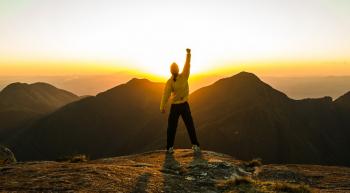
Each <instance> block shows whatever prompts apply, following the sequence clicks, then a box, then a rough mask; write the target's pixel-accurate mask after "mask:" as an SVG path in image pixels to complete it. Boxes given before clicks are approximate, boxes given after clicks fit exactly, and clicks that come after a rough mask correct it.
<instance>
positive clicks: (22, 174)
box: [0, 149, 350, 193]
mask: <svg viewBox="0 0 350 193" xmlns="http://www.w3.org/2000/svg"><path fill="white" fill-rule="evenodd" d="M80 158H83V159H76V158H72V159H70V160H65V161H60V162H59V161H57V162H56V161H35V162H18V163H15V164H8V165H3V166H0V174H1V175H0V192H123V193H124V192H201V193H205V192H206V193H214V192H350V168H346V167H328V166H315V165H262V164H261V162H260V161H259V160H252V161H240V160H236V159H234V158H233V157H231V156H229V155H225V154H220V153H215V152H211V151H202V152H201V153H193V151H192V150H188V149H177V150H175V153H174V154H167V153H166V152H165V151H152V152H146V153H142V154H135V155H129V156H122V157H114V158H104V159H98V160H92V161H86V159H85V157H84V156H80Z"/></svg>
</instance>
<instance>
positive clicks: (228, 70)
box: [0, 0, 350, 80]
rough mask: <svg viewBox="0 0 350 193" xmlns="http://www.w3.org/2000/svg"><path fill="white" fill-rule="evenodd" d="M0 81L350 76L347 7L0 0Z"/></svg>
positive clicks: (298, 2) (272, 1) (247, 0)
mask: <svg viewBox="0 0 350 193" xmlns="http://www.w3.org/2000/svg"><path fill="white" fill-rule="evenodd" d="M0 29H1V31H0V42H1V44H0V69H1V70H0V76H5V75H69V74H111V73H115V72H120V71H122V72H127V73H130V74H131V75H138V76H144V77H148V78H151V79H155V80H164V79H165V78H166V77H167V76H168V75H169V64H171V63H172V62H174V61H175V62H177V63H179V64H180V66H181V65H182V64H183V63H184V60H185V48H187V47H190V48H192V50H193V51H192V52H193V57H192V74H193V76H194V77H193V78H196V77H203V76H209V75H213V74H214V75H220V76H225V75H229V74H233V73H236V72H239V71H243V70H245V71H251V72H254V73H257V74H258V75H273V76H322V75H350V65H349V62H350V60H349V59H350V35H349V34H350V1H346V0H332V1H329V0H293V1H292V0H290V1H288V0H285V1H281V0H267V1H263V2H262V1H259V0H244V1H243V0H241V1H239V0H217V1H214V0H207V1H198V0H187V1H185V0H178V1H168V0H150V1H147V3H146V1H136V0H128V1H121V0H116V1H107V0H101V1H83V0H74V1H68V0H62V1H44V0H37V1H34V0H33V1H30V0H28V1H24V0H13V1H6V0H5V1H0Z"/></svg>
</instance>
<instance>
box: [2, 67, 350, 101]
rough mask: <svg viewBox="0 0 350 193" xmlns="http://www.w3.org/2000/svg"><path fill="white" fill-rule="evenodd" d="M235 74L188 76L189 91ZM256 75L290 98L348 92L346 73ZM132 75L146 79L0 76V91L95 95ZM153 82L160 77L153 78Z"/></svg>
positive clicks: (349, 83) (349, 80) (123, 75)
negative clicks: (25, 88)
mask: <svg viewBox="0 0 350 193" xmlns="http://www.w3.org/2000/svg"><path fill="white" fill-rule="evenodd" d="M233 75H235V73H232V74H228V75H226V76H224V75H221V76H220V75H208V76H203V77H201V78H190V92H194V91H195V90H197V89H199V88H202V87H204V86H208V85H210V84H212V83H214V82H215V81H217V80H219V79H222V78H226V77H230V76H233ZM257 76H259V78H260V79H261V80H262V81H264V82H266V83H267V84H270V85H271V86H272V87H274V88H275V89H277V90H279V91H281V92H284V93H285V94H287V95H288V96H289V97H290V98H293V99H304V98H320V97H324V96H330V97H332V98H333V99H336V98H338V97H340V96H342V95H343V94H345V93H347V92H349V91H350V75H349V76H299V77H295V76H294V77H293V76H260V75H259V74H257ZM132 78H147V77H142V75H140V76H138V75H130V74H128V73H123V72H120V73H114V74H99V75H61V76H0V91H1V90H2V89H3V88H4V87H5V86H7V85H8V84H10V83H14V82H22V83H29V84H30V83H35V82H46V83H49V84H52V85H54V86H56V87H58V88H61V89H64V90H68V91H70V92H72V93H74V94H77V95H79V96H86V95H92V96H94V95H96V94H98V93H100V92H103V91H106V90H108V89H110V88H113V87H115V86H118V85H120V84H123V83H126V82H127V81H129V80H131V79H132ZM147 79H149V80H151V81H154V82H159V81H161V80H153V79H150V78H147Z"/></svg>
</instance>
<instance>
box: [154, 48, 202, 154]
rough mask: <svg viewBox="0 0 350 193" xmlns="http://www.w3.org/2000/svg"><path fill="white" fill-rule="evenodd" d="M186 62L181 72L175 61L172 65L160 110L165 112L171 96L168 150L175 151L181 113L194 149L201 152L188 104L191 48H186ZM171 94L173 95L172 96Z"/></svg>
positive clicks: (169, 151)
mask: <svg viewBox="0 0 350 193" xmlns="http://www.w3.org/2000/svg"><path fill="white" fill-rule="evenodd" d="M186 51H187V56H186V63H185V66H184V68H183V70H182V72H181V73H180V74H179V67H178V65H177V64H176V63H175V62H174V63H172V64H171V66H170V72H171V74H172V76H171V78H170V79H169V80H168V81H167V83H166V85H165V89H164V94H163V97H162V100H161V103H160V111H161V112H162V113H165V106H166V104H167V102H168V99H169V98H171V108H170V114H169V118H168V129H167V147H166V148H167V152H168V153H173V152H174V140H175V134H176V129H177V124H178V120H179V117H180V115H181V117H182V119H183V121H184V123H185V125H186V128H187V132H188V134H189V136H190V139H191V143H192V149H193V150H194V151H195V152H199V151H200V148H199V143H198V140H197V136H196V129H195V127H194V123H193V119H192V115H191V110H190V106H189V104H188V102H187V101H188V95H189V88H188V78H189V76H190V67H191V65H190V62H191V50H190V49H186ZM170 96H171V97H170Z"/></svg>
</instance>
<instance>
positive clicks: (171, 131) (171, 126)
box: [166, 105, 180, 149]
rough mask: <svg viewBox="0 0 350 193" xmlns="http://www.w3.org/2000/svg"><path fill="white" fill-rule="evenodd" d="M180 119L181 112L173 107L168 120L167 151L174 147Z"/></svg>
mask: <svg viewBox="0 0 350 193" xmlns="http://www.w3.org/2000/svg"><path fill="white" fill-rule="evenodd" d="M179 117H180V112H179V108H178V106H177V105H171V108H170V114H169V118H168V129H167V146H166V148H167V149H169V148H170V147H173V146H174V140H175V135H176V129H177V123H178V121H179Z"/></svg>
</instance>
